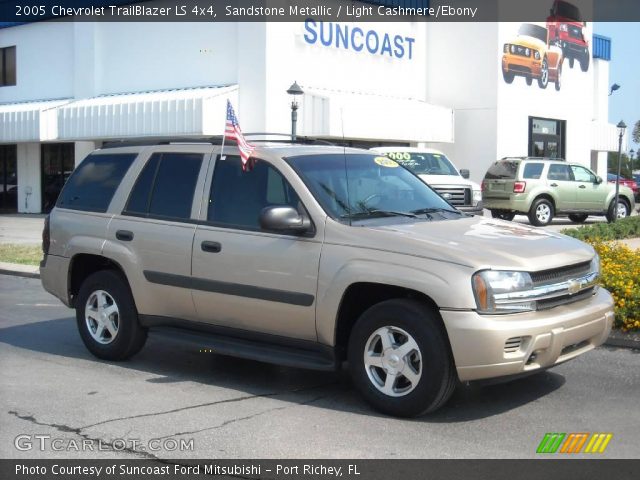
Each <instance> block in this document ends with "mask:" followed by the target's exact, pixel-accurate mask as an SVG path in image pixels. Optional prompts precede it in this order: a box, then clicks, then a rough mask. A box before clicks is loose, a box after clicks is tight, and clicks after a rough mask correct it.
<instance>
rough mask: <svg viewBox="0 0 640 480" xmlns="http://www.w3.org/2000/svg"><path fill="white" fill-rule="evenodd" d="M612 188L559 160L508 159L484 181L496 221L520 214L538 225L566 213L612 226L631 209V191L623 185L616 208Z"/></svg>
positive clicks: (491, 169)
mask: <svg viewBox="0 0 640 480" xmlns="http://www.w3.org/2000/svg"><path fill="white" fill-rule="evenodd" d="M615 193H616V188H615V185H614V184H609V183H607V182H604V181H603V180H602V178H600V177H599V176H598V175H596V174H595V173H593V172H592V171H591V170H589V169H588V168H586V167H584V166H583V165H580V164H576V163H568V162H565V161H564V160H560V159H553V160H551V159H546V158H532V157H521V158H514V157H507V158H503V159H502V160H498V161H497V162H495V163H494V164H493V165H491V167H489V170H488V171H487V173H486V175H485V176H484V180H483V182H482V200H483V202H484V207H485V208H487V209H489V210H490V211H491V215H492V216H493V217H494V218H501V219H503V220H513V217H514V216H515V215H516V214H518V213H520V214H524V215H527V216H528V217H529V221H530V222H531V223H532V224H533V225H536V226H538V227H543V226H545V225H548V224H549V223H551V220H552V219H553V217H555V216H564V215H568V216H569V219H570V220H571V221H572V222H575V223H582V222H584V221H585V220H586V219H587V217H588V216H589V215H605V216H606V217H607V220H608V221H609V222H612V221H613V220H614V219H615V218H616V216H617V218H622V217H627V216H629V214H630V213H631V212H632V211H633V208H634V207H635V202H634V198H633V192H632V191H631V189H629V188H628V187H625V186H622V185H620V190H619V195H618V205H617V207H616V206H615V205H614V204H615Z"/></svg>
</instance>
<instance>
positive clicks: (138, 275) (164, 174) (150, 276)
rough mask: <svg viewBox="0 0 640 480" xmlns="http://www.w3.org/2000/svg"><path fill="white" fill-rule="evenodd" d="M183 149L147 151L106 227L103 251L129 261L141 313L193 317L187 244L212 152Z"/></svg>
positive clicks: (197, 210) (189, 248) (193, 227)
mask: <svg viewBox="0 0 640 480" xmlns="http://www.w3.org/2000/svg"><path fill="white" fill-rule="evenodd" d="M182 148H184V151H180V150H175V149H173V150H169V151H162V152H154V153H153V154H151V155H148V158H147V159H146V161H145V162H144V165H143V167H142V168H141V170H140V173H139V175H138V176H137V178H136V180H135V183H133V186H132V188H131V189H130V194H129V195H128V198H126V199H125V200H124V205H123V206H122V209H121V213H120V214H116V215H115V216H114V218H113V220H112V221H111V223H110V225H109V228H108V233H107V243H106V244H105V252H109V254H110V255H119V256H121V257H123V259H122V261H123V262H124V263H126V264H128V265H132V268H131V270H132V274H131V275H130V276H131V277H133V278H130V283H131V287H132V290H133V293H134V297H135V299H136V306H137V308H138V311H139V313H140V314H143V315H151V316H156V317H170V318H183V319H195V308H194V306H193V300H192V298H191V290H190V281H191V248H192V244H193V236H194V234H195V229H196V224H195V222H196V220H195V219H196V218H197V216H198V213H199V210H200V202H201V200H202V195H201V192H202V188H203V185H204V179H205V177H206V167H207V165H208V160H209V158H210V155H209V154H206V153H203V152H202V148H203V147H202V146H198V147H195V146H194V148H193V150H192V151H189V147H188V146H184V147H182ZM209 148H210V147H209ZM198 149H199V150H200V151H198ZM196 192H198V193H197V194H196Z"/></svg>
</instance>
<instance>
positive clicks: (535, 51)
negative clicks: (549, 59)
mask: <svg viewBox="0 0 640 480" xmlns="http://www.w3.org/2000/svg"><path fill="white" fill-rule="evenodd" d="M533 57H534V58H535V59H536V60H540V52H539V51H537V50H534V52H533Z"/></svg>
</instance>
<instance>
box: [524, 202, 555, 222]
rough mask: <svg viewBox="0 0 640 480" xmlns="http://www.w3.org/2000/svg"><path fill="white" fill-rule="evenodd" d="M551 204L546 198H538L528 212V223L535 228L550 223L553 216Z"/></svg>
mask: <svg viewBox="0 0 640 480" xmlns="http://www.w3.org/2000/svg"><path fill="white" fill-rule="evenodd" d="M554 213H555V212H554V208H553V204H552V203H551V202H550V201H549V200H547V199H546V198H538V199H537V200H536V201H535V202H533V205H531V209H530V210H529V221H530V222H531V224H532V225H535V226H536V227H544V226H546V225H549V224H550V223H551V220H553V215H554Z"/></svg>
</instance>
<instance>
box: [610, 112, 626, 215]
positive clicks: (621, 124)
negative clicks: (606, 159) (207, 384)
mask: <svg viewBox="0 0 640 480" xmlns="http://www.w3.org/2000/svg"><path fill="white" fill-rule="evenodd" d="M616 127H618V132H619V133H618V175H616V197H615V200H614V204H613V221H614V222H615V221H616V220H617V219H618V196H619V194H620V167H621V165H622V137H623V136H624V131H625V129H626V128H627V125H626V124H625V123H624V121H622V120H620V122H618V125H616Z"/></svg>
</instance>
